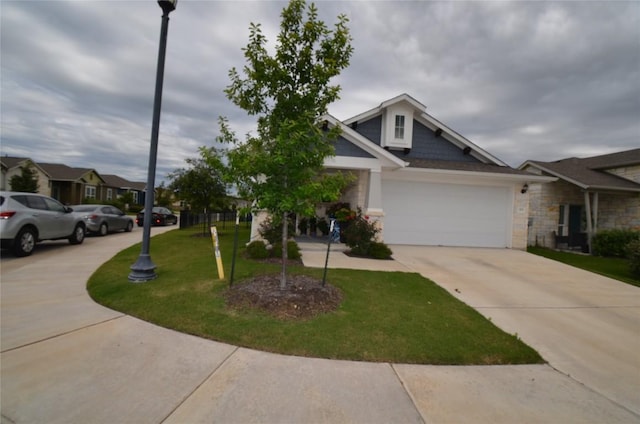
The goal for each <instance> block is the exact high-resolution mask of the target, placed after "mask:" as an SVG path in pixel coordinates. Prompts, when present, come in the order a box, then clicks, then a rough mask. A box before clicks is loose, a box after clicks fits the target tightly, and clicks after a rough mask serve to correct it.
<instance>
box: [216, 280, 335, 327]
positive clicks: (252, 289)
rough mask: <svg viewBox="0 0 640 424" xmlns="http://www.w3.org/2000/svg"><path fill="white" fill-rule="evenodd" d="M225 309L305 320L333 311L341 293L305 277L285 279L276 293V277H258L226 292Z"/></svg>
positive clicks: (330, 286) (278, 282)
mask: <svg viewBox="0 0 640 424" xmlns="http://www.w3.org/2000/svg"><path fill="white" fill-rule="evenodd" d="M225 299H226V302H227V306H228V307H230V308H233V309H242V308H247V307H248V308H255V309H259V310H261V311H263V312H266V313H268V314H270V315H272V316H274V317H276V318H279V319H307V318H311V317H314V316H316V315H319V314H324V313H327V312H331V311H334V310H336V309H337V308H338V307H339V306H340V302H342V292H341V291H340V290H339V289H338V288H337V287H334V286H332V285H330V284H328V283H327V284H325V285H324V286H322V280H319V279H317V278H313V277H309V276H307V275H288V276H287V285H286V287H285V289H284V290H281V289H280V275H261V276H258V277H255V278H251V279H249V280H245V281H243V282H241V283H239V284H236V285H234V286H232V287H231V288H229V289H228V290H227V291H226V293H225Z"/></svg>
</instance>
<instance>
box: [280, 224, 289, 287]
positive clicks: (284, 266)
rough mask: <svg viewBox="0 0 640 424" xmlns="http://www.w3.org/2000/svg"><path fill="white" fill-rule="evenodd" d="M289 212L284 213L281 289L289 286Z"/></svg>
mask: <svg viewBox="0 0 640 424" xmlns="http://www.w3.org/2000/svg"><path fill="white" fill-rule="evenodd" d="M287 215H288V213H287V212H284V213H283V214H282V275H281V276H280V290H284V289H285V288H286V287H287V257H288V256H289V255H288V252H287V239H288V234H287V231H288V227H289V225H288V224H289V223H288V222H287Z"/></svg>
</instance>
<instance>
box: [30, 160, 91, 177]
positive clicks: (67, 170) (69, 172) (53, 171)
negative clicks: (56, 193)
mask: <svg viewBox="0 0 640 424" xmlns="http://www.w3.org/2000/svg"><path fill="white" fill-rule="evenodd" d="M38 166H40V168H42V169H44V170H45V172H46V173H47V174H49V176H50V178H51V179H52V180H56V181H77V180H79V179H81V178H82V177H83V176H84V175H86V174H87V173H89V172H95V173H96V174H97V175H98V176H99V177H100V178H102V177H101V176H100V174H98V172H97V171H96V170H95V169H89V168H72V167H70V166H67V165H64V164H61V163H41V162H38Z"/></svg>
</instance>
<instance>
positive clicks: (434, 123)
mask: <svg viewBox="0 0 640 424" xmlns="http://www.w3.org/2000/svg"><path fill="white" fill-rule="evenodd" d="M403 102H404V103H407V104H409V105H411V107H412V108H413V109H414V110H415V112H416V113H415V114H414V119H415V120H417V121H418V122H421V123H422V124H424V125H425V126H426V127H428V128H430V129H431V130H432V131H434V132H435V131H436V130H440V132H441V137H443V138H446V139H447V140H448V141H449V142H451V143H452V144H454V145H456V146H458V147H459V148H460V149H465V148H469V149H470V151H471V152H473V153H472V154H473V156H474V157H475V158H477V159H478V160H480V161H481V162H484V163H490V164H494V165H499V166H506V167H508V165H507V164H506V163H505V162H503V161H502V160H500V159H498V158H497V157H495V156H493V155H492V154H490V153H489V152H487V151H486V150H484V149H482V148H481V147H479V146H478V145H476V144H474V143H473V142H471V141H470V140H468V139H467V138H466V137H464V136H463V135H461V134H460V133H458V132H457V131H454V130H453V129H451V128H449V127H448V126H447V125H445V124H443V123H442V122H440V121H439V120H437V119H436V118H434V117H433V116H431V115H429V114H428V113H426V109H427V107H426V106H425V105H423V104H422V103H420V102H419V101H417V100H416V99H414V98H413V97H411V96H410V95H408V94H406V93H404V94H400V95H398V96H396V97H393V98H391V99H389V100H385V101H383V102H382V103H380V105H379V106H377V107H375V108H373V109H370V110H368V111H366V112H363V113H361V114H359V115H356V116H354V117H352V118H349V119H347V120H345V121H344V124H345V125H348V126H350V125H352V124H354V123H357V122H358V121H360V122H363V121H367V120H369V119H371V118H374V117H376V116H378V115H382V114H383V113H384V111H385V110H386V109H387V108H388V107H390V106H393V105H395V104H398V103H403Z"/></svg>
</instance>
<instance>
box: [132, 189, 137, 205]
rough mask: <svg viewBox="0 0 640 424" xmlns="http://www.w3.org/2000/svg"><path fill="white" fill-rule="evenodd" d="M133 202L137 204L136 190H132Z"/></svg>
mask: <svg viewBox="0 0 640 424" xmlns="http://www.w3.org/2000/svg"><path fill="white" fill-rule="evenodd" d="M133 202H134V203H135V204H136V205H137V204H138V192H137V191H134V192H133Z"/></svg>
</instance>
